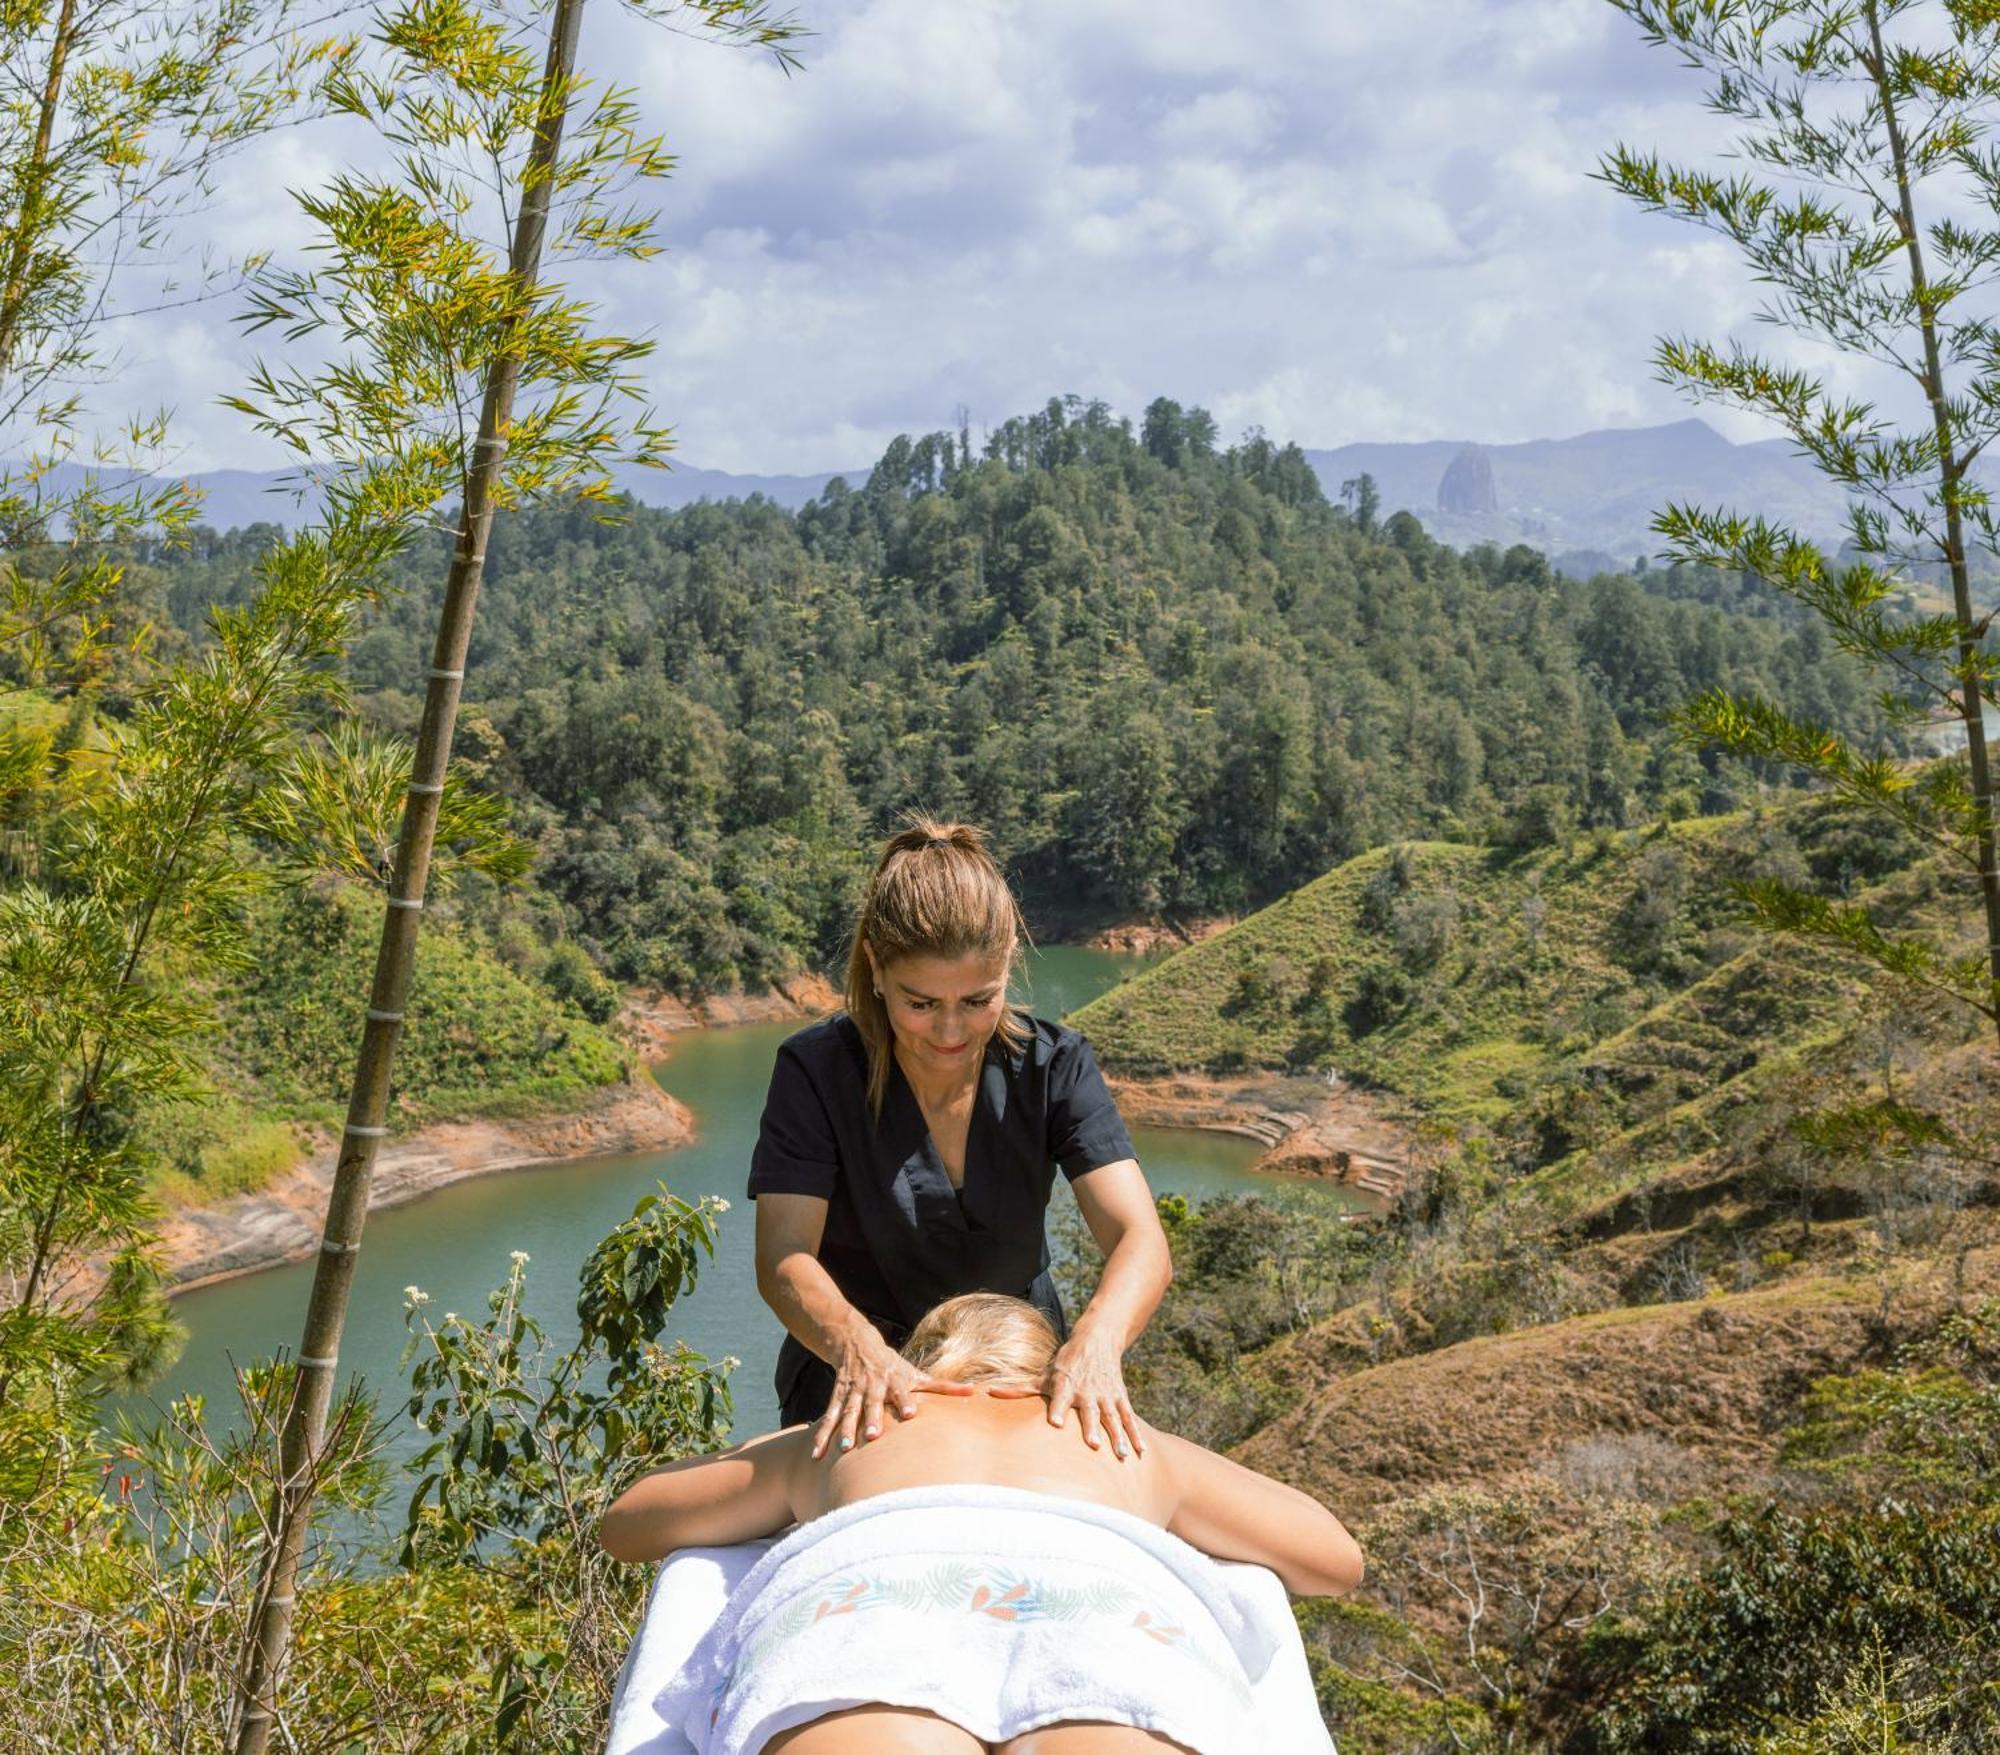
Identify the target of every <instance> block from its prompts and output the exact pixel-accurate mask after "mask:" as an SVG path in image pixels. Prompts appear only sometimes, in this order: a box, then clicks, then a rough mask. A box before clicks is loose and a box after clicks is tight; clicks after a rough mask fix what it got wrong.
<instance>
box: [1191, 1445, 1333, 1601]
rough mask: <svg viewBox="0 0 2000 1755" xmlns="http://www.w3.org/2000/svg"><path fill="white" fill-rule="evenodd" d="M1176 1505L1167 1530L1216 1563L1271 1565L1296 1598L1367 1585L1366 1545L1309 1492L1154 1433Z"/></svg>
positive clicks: (1329, 1594) (1197, 1447) (1331, 1595)
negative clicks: (1363, 1556)
mask: <svg viewBox="0 0 2000 1755" xmlns="http://www.w3.org/2000/svg"><path fill="white" fill-rule="evenodd" d="M1153 1442H1154V1444H1155V1446H1156V1447H1157V1448H1156V1451H1155V1454H1156V1456H1157V1457H1158V1459H1159V1460H1160V1461H1161V1462H1163V1463H1165V1464H1166V1466H1167V1472H1168V1476H1169V1478H1170V1479H1171V1481H1172V1483H1173V1488H1174V1492H1175V1495H1176V1499H1177V1503H1176V1505H1175V1508H1174V1514H1173V1517H1172V1518H1171V1520H1170V1521H1169V1522H1168V1524H1167V1528H1168V1529H1170V1530H1171V1531H1173V1533H1174V1534H1175V1535H1177V1536H1179V1537H1180V1538H1181V1539H1182V1540H1183V1541H1186V1542H1191V1543H1193V1544H1194V1546H1195V1547H1197V1548H1200V1549H1201V1550H1202V1551H1203V1552H1204V1553H1208V1554H1213V1555H1214V1556H1215V1557H1216V1559H1218V1560H1253V1561H1255V1562H1256V1563H1257V1564H1258V1565H1259V1566H1268V1567H1269V1568H1270V1569H1271V1570H1272V1571H1273V1572H1275V1573H1276V1574H1277V1575H1278V1576H1279V1577H1280V1578H1281V1579H1283V1580H1284V1582H1285V1588H1286V1589H1287V1590H1288V1591H1290V1592H1291V1593H1292V1595H1293V1596H1297V1597H1338V1596H1344V1595H1346V1594H1347V1592H1349V1591H1351V1590H1352V1589H1353V1588H1354V1587H1355V1586H1356V1585H1358V1584H1359V1583H1360V1582H1361V1570H1362V1560H1361V1545H1360V1543H1358V1542H1356V1541H1355V1539H1354V1538H1353V1537H1352V1536H1351V1535H1349V1534H1348V1533H1347V1528H1346V1526H1345V1525H1344V1524H1342V1523H1341V1521H1340V1519H1339V1518H1337V1517H1335V1516H1334V1515H1333V1513H1332V1512H1330V1511H1328V1510H1327V1508H1326V1507H1325V1506H1324V1505H1322V1504H1320V1502H1319V1501H1318V1500H1317V1499H1315V1498H1313V1497H1312V1495H1311V1494H1309V1493H1301V1492H1300V1491H1299V1490H1298V1489H1297V1488H1296V1487H1287V1486H1286V1485H1285V1484H1284V1482H1282V1481H1274V1480H1272V1479H1271V1477H1270V1476H1269V1475H1260V1474H1258V1473H1257V1471H1256V1470H1255V1469H1246V1468H1245V1467H1244V1466H1243V1465H1242V1464H1241V1463H1236V1462H1231V1461H1230V1460H1229V1458H1228V1457H1226V1456H1217V1455H1216V1454H1215V1452H1214V1451H1212V1450H1204V1449H1203V1448H1202V1447H1201V1446H1200V1445H1199V1444H1190V1443H1189V1442H1188V1441H1187V1440H1186V1439H1185V1438H1176V1437H1174V1436H1173V1435H1172V1434H1171V1433H1167V1432H1160V1431H1155V1432H1154V1433H1153Z"/></svg>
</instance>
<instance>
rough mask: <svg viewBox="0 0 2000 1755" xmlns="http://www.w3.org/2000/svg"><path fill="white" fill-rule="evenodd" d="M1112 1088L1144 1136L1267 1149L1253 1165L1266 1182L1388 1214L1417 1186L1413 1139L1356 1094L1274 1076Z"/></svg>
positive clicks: (1113, 1076)
mask: <svg viewBox="0 0 2000 1755" xmlns="http://www.w3.org/2000/svg"><path fill="white" fill-rule="evenodd" d="M1105 1082H1106V1083H1107V1084H1108V1085H1109V1086H1110V1087H1111V1094H1112V1096H1113V1097H1115V1098H1116V1099H1117V1101H1118V1108H1119V1112H1120V1113H1121V1114H1122V1115H1123V1116H1124V1117H1125V1119H1126V1121H1127V1122H1129V1123H1132V1124H1134V1125H1136V1126H1139V1127H1187V1128H1195V1129H1198V1130H1200V1131H1202V1132H1204V1133H1227V1134H1235V1135H1237V1136H1238V1137H1239V1138H1243V1139H1251V1140H1255V1141H1256V1142H1257V1143H1258V1144H1259V1145H1260V1146H1262V1147H1263V1148H1264V1149H1263V1150H1262V1151H1261V1152H1260V1153H1259V1154H1258V1155H1257V1159H1256V1162H1255V1163H1253V1164H1252V1165H1251V1169H1252V1170H1253V1171H1255V1172H1256V1173H1258V1174H1259V1175H1269V1176H1292V1177H1297V1178H1300V1179H1301V1180H1306V1181H1314V1182H1333V1183H1338V1184H1339V1185H1340V1186H1341V1187H1343V1188H1349V1189H1354V1190H1357V1191H1359V1192H1360V1193H1362V1194H1366V1195H1369V1196H1371V1197H1373V1199H1374V1201H1375V1202H1376V1203H1377V1204H1378V1206H1379V1207H1380V1208H1382V1209H1384V1210H1386V1209H1387V1208H1388V1207H1389V1206H1391V1205H1393V1204H1394V1202H1395V1201H1396V1199H1397V1198H1398V1197H1399V1196H1400V1195H1401V1194H1402V1192H1403V1190H1404V1189H1405V1188H1406V1187H1407V1186H1408V1184H1409V1180H1410V1139H1409V1135H1408V1131H1407V1130H1406V1129H1405V1128H1404V1127H1403V1126H1402V1125H1401V1124H1400V1123H1398V1122H1396V1121H1394V1120H1392V1119H1390V1117H1389V1116H1388V1114H1387V1113H1386V1112H1385V1109H1384V1107H1383V1105H1382V1103H1381V1102H1380V1101H1379V1100H1378V1099H1376V1098H1374V1097H1372V1096H1371V1095H1369V1094H1368V1093H1366V1092H1364V1091H1360V1090H1357V1089H1356V1088H1355V1087H1354V1086H1352V1085H1345V1084H1336V1085H1332V1086H1329V1085H1328V1084H1327V1083H1326V1082H1325V1081H1324V1080H1320V1079H1306V1078H1295V1077H1290V1076H1288V1075H1286V1074H1284V1073H1274V1072H1266V1073H1253V1074H1249V1075H1247V1076H1245V1077H1241V1078H1234V1079H1217V1078H1210V1077H1207V1076H1205V1075H1203V1074H1199V1073H1176V1074H1171V1075H1169V1076H1168V1077H1166V1078H1153V1079H1139V1078H1126V1077H1121V1076H1120V1075H1119V1074H1117V1073H1115V1072H1107V1073H1106V1075H1105Z"/></svg>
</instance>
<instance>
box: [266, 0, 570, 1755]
mask: <svg viewBox="0 0 2000 1755" xmlns="http://www.w3.org/2000/svg"><path fill="white" fill-rule="evenodd" d="M583 5H584V0H556V5H555V10H554V13H553V15H552V17H551V19H550V24H549V51H548V60H547V63H546V65H545V67H544V70H543V76H542V110H541V115H540V119H539V121H538V123H537V126H536V129H535V135H534V139H533V142H532V143H531V145H530V148H529V152H528V160H527V165H526V168H525V171H524V173H523V180H522V191H521V207H520V214H519V218H518V220H517V222H516V225H515V229H514V239H513V247H512V250H511V251H510V254H509V257H508V276H509V280H510V282H511V283H512V289H513V291H514V293H515V296H517V297H525V296H526V294H527V291H528V289H529V288H530V287H532V286H533V284H534V283H535V281H536V279H537V277H538V276H539V274H540V272H541V258H542V241H543V238H544V235H545V234H546V232H547V230H548V219H549V198H550V190H551V184H552V178H553V173H554V170H555V165H556V159H557V153H558V151H559V149H560V146H561V141H562V129H563V121H564V118H565V116H566V113H567V110H568V102H569V90H568V88H569V84H570V79H571V74H572V70H573V69H574V67H575V64H576V40H577V29H578V26H579V24H580V23H581V21H582V17H583ZM520 376H521V359H520V354H519V350H518V345H517V344H516V343H515V340H514V337H513V336H512V335H511V334H507V335H504V336H503V337H502V340H501V345H500V347H499V349H498V350H497V352H496V356H495V358H494V360H493V363H492V365H491V366H490V367H489V368H488V371H487V378H486V387H485V397H484V400H483V403H482V405H481V408H480V413H479V435H478V438H477V440H476V441H475V443H474V445H473V449H472V456H471V460H470V468H469V469H468V471H467V474H466V478H465V501H464V506H463V508H462V510H461V512H460V515H459V530H458V548H457V552H456V553H455V554H454V556H453V558H452V564H451V572H450V574H449V576H448V579H447V582H446V586H445V596H444V604H443V607H442V609H441V610H440V613H439V618H438V634H437V643H436V646H435V648H434V650H433V654H432V658H431V671H430V685H429V688H428V690H427V692H426V695H425V699H424V717H423V724H422V727H421V728H420V730H419V732H418V735H417V748H416V754H415V758H414V761H413V763H412V768H413V778H412V781H411V785H410V795H409V801H408V803H407V805H406V806H405V808H404V812H403V825H402V833H401V835H400V837H399V839H398V841H397V844H396V863H395V870H394V872H393V874H392V875H391V877H390V880H389V896H388V901H387V907H386V909H385V911H384V915H383V921H382V938H381V943H380V946H379V948H378V950H377V953H376V960H375V979H374V985H373V987H372V988H371V989H370V992H369V1000H368V1021H367V1024H366V1026H365V1027H364V1029H363V1032H362V1038H361V1050H360V1054H359V1057H358V1059H357V1061H356V1065H355V1072H354V1086H353V1090H352V1092H351V1094H350V1096H349V1099H348V1109H347V1126H346V1130H345V1132H344V1133H343V1135H342V1138H341V1149H340V1158H339V1162H338V1164H337V1165H336V1167H335V1169H334V1178H333V1188H332V1192H331V1193H330V1194H329V1196H328V1199H327V1215H326V1227H325V1230H324V1233H323V1235H322V1239H321V1242H320V1253H319V1258H318V1263H317V1267H316V1270H315V1272H314V1274H313V1285H312V1293H311V1296H310V1299H309V1301H308V1303H307V1307H306V1323H305V1333H304V1337H303V1339H302V1340H301V1341H300V1343H299V1352H298V1358H297V1360H296V1362H295V1363H296V1367H297V1379H296V1383H295V1386H294V1389H293V1395H292V1401H291V1405H290V1408H289V1410H288V1412H287V1415H286V1419H285V1429H284V1435H283V1438H282V1440H281V1443H280V1451H279V1464H280V1466H279V1478H278V1487H277V1491H276V1494H275V1496H274V1503H273V1506H272V1513H271V1517H270V1523H269V1536H270V1540H271V1547H270V1549H269V1551H268V1553H267V1555H266V1559H265V1565H264V1571H263V1575H262V1577H261V1579H260V1580H259V1585H258V1592H257V1600H256V1603H255V1605H254V1609H253V1613H252V1617H251V1627H250V1634H249V1638H248V1640H247V1642H246V1647H245V1651H244V1656H243V1662H242V1666H241V1671H240V1674H239V1678H238V1682H239V1688H240V1696H241V1709H240V1710H241V1717H240V1719H239V1720H238V1726H237V1737H236V1752H237V1755H264V1751H265V1749H266V1747H267V1745H268V1743H269V1741H270V1736H271V1729H272V1725H273V1722H274V1719H275V1715H276V1712H277V1698H278V1685H279V1681H280V1678H281V1676H282V1673H283V1669H284V1661H285V1653H286V1649H287V1647H288V1645H289V1643H290V1637H291V1625H292V1608H293V1590H294V1584H295V1581H296V1578H297V1575H298V1567H299V1560H300V1556H301V1554H302V1553H303V1551H304V1547H305V1538H306V1531H307V1528H308V1525H309V1523H310V1521H311V1516H310V1514H311V1509H312V1500H313V1495H314V1493H315V1490H316V1488H317V1485H318V1478H317V1477H318V1468H319V1464H320V1460H321V1459H320V1453H321V1447H322V1442H323V1440H324V1437H325V1431H326V1416H327V1410H328V1408H329V1406H330V1405H331V1403H332V1399H333V1386H334V1374H335V1371H336V1369H337V1366H338V1356H339V1347H340V1333H341V1328H342V1326H343V1324H344V1322H345V1320H346V1316H347V1299H348V1293H349V1290H350V1289H351V1287H352V1285H353V1280H354V1265H355V1257H356V1255H357V1253H358V1252H359V1250H360V1247H361V1228H362V1225H363V1223H364V1221H365V1220H366V1218H367V1213H368V1189H369V1184H370V1182H371V1181H372V1179H373V1176H374V1169H375V1155H376V1150H377V1147H378V1144H379V1142H380V1141H381V1139H382V1137H383V1136H384V1135H385V1134H386V1133H387V1132H388V1128H387V1126H386V1125H385V1122H384V1117H385V1116H386V1114H387V1110H388V1099H389V1084H390V1070H391V1067H392V1064H393V1062H394V1059H395V1052H396V1040H397V1036H398V1033H399V1031H400V1029H401V1026H402V1022H403V1008H404V1003H405V1001H406V999H407V997H408V994H409V989H410V977H411V974H412V971H413V969H414V965H415V961H416V946H417V928H418V924H419V922H420V919H421V916H422V911H423V906H424V885H425V880H426V878H427V877H428V875H429V871H430V860H431V846H432V841H433V838H434V835H435V833H436V828H437V814H438V802H439V799H440V797H441V796H442V794H443V791H444V780H445V771H446V768H447V766H448V764H449V762H450V760H451V739H452V731H453V728H454V726H455V724H456V722H457V718H458V698H459V687H460V684H461V683H462V682H463V681H464V677H465V655H466V651H467V649H468V647H469V646H470V644H471V640H472V620H473V610H474V608H475V606H476V604H477V601H478V596H479V586H480V581H481V579H482V577H483V576H484V573H485V569H486V542H487V536H488V533H489V532H490V531H491V529H492V525H493V507H494V492H495V489H496V488H497V486H498V484H499V479H500V465H501V462H502V460H503V458H504V457H505V455H506V450H507V430H508V427H509V425H510V423H511V420H512V417H513V407H514V395H515V392H516V390H517V388H518V387H519V384H520Z"/></svg>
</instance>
